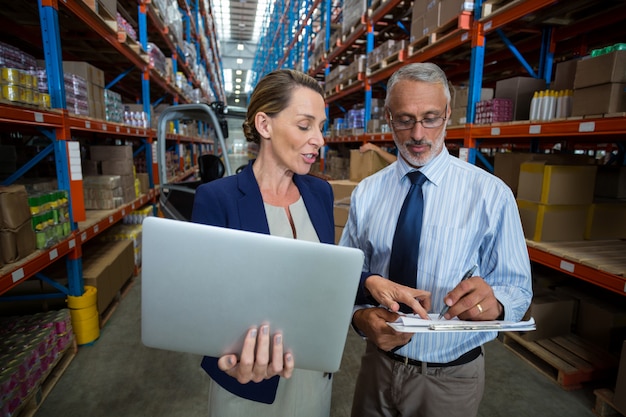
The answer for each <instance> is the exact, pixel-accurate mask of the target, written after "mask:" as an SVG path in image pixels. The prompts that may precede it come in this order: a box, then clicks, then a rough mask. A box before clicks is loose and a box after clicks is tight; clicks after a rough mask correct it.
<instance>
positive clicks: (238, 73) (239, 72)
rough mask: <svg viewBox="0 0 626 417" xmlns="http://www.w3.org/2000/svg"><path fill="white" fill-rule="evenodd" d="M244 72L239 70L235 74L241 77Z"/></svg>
mask: <svg viewBox="0 0 626 417" xmlns="http://www.w3.org/2000/svg"><path fill="white" fill-rule="evenodd" d="M242 72H243V71H241V70H237V71H235V74H237V75H241V73H242Z"/></svg>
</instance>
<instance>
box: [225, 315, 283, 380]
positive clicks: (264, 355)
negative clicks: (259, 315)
mask: <svg viewBox="0 0 626 417" xmlns="http://www.w3.org/2000/svg"><path fill="white" fill-rule="evenodd" d="M273 339H274V340H273V346H272V349H271V355H270V326H269V325H268V324H263V325H262V326H261V327H260V328H258V329H257V328H256V327H252V328H250V329H249V330H248V333H247V334H246V337H245V339H244V342H243V347H242V349H241V354H240V356H239V360H237V355H235V354H228V355H224V356H222V357H220V358H219V360H218V362H217V365H218V366H219V368H220V369H221V370H222V371H224V372H226V373H227V374H228V375H230V376H232V377H233V378H236V379H237V381H239V383H241V384H247V383H248V382H250V381H254V382H261V381H263V380H265V379H269V378H272V377H274V376H276V375H280V376H282V377H284V378H290V377H291V374H292V373H293V367H294V360H293V355H292V354H291V352H287V353H283V335H282V334H281V333H276V334H275V335H274V336H273Z"/></svg>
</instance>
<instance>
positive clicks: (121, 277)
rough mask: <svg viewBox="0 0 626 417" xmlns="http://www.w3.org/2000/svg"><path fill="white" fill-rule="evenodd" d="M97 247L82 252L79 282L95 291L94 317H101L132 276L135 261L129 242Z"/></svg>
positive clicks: (101, 242)
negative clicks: (96, 291)
mask: <svg viewBox="0 0 626 417" xmlns="http://www.w3.org/2000/svg"><path fill="white" fill-rule="evenodd" d="M97 245H98V246H97V247H95V246H94V245H91V247H90V249H89V250H86V251H84V255H83V279H84V283H85V285H91V286H94V287H96V288H97V289H98V295H97V304H98V313H99V314H102V313H104V312H105V311H106V309H107V308H108V307H109V306H110V305H111V302H112V301H113V300H114V299H115V297H116V295H117V293H118V292H119V290H120V289H121V288H122V286H123V285H124V283H126V282H127V281H128V280H129V279H130V278H131V276H132V275H133V271H134V268H135V260H134V252H133V244H132V242H131V241H130V240H120V241H111V242H107V241H99V242H97Z"/></svg>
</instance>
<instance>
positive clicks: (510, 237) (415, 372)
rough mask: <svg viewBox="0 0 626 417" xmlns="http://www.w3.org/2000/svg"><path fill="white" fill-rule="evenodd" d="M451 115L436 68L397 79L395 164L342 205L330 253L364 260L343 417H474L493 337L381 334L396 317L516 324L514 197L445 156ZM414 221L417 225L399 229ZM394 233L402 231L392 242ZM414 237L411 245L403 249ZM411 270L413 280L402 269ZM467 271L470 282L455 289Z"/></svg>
mask: <svg viewBox="0 0 626 417" xmlns="http://www.w3.org/2000/svg"><path fill="white" fill-rule="evenodd" d="M450 111H451V109H450V90H449V87H448V82H447V79H446V77H445V74H444V73H443V71H442V70H441V69H440V68H439V67H437V66H436V65H434V64H430V63H418V64H410V65H407V66H405V67H403V68H401V69H400V70H398V71H397V72H396V73H395V74H394V75H393V76H392V77H391V78H390V80H389V82H388V85H387V97H386V101H385V113H386V118H387V122H388V124H389V125H390V127H391V128H392V131H393V138H394V142H395V144H396V147H397V149H398V155H399V157H398V161H397V162H396V163H393V164H391V165H389V166H388V167H386V168H385V169H383V170H381V171H379V172H378V173H376V174H374V175H372V176H370V177H368V178H366V179H364V180H363V181H362V182H361V183H359V185H358V186H357V187H356V188H355V190H354V192H353V193H352V197H351V205H350V215H349V219H348V222H347V224H346V227H345V230H344V233H343V235H342V238H341V241H340V245H343V246H352V247H357V248H360V249H362V250H363V251H364V252H365V262H364V266H363V274H362V278H361V288H360V291H359V294H358V296H357V301H356V304H357V305H356V306H355V312H354V315H353V325H354V327H355V329H356V330H357V331H358V332H360V334H361V335H363V336H364V337H365V338H366V340H367V348H366V352H365V354H364V356H363V358H362V362H361V371H360V374H359V377H358V379H357V383H356V391H355V396H354V402H353V408H352V416H353V417H367V416H425V417H438V416H445V417H452V416H463V417H467V416H473V415H476V414H477V411H478V407H479V404H480V400H481V398H482V395H483V389H484V376H485V374H484V359H483V350H482V345H483V344H484V343H485V342H487V341H489V340H492V339H493V338H495V336H496V335H497V333H496V332H463V333H444V332H441V333H435V332H433V333H428V334H424V333H418V334H409V333H399V332H396V331H394V330H393V329H392V328H391V327H389V326H388V325H387V322H393V321H394V320H396V318H397V317H398V310H399V308H400V307H401V305H406V306H408V312H414V313H416V314H418V315H420V316H421V317H422V318H428V315H427V314H428V313H435V316H436V315H437V314H439V313H440V312H441V311H442V309H443V308H444V307H445V306H448V307H449V310H448V311H447V312H446V313H445V315H444V318H445V319H451V318H453V317H458V318H460V319H463V320H495V319H504V320H512V321H518V320H521V319H522V317H523V315H524V313H525V312H526V310H527V308H528V306H529V304H530V301H531V298H532V285H531V274H530V261H529V258H528V252H527V249H526V242H525V240H524V235H523V232H522V227H521V223H520V219H519V214H518V211H517V206H516V204H515V199H514V197H513V194H512V192H511V190H510V189H509V188H508V187H507V186H506V185H505V184H504V183H503V182H502V181H500V180H499V179H498V178H496V177H494V176H493V175H491V174H489V173H487V172H485V171H484V170H482V169H480V168H477V167H475V166H474V165H472V164H468V163H466V162H463V161H461V160H459V159H458V158H455V157H453V156H451V155H450V154H449V153H448V151H447V149H446V147H445V145H444V139H445V124H446V123H445V122H446V119H447V118H448V117H449V116H450ZM412 171H419V172H420V173H421V174H417V175H416V174H411V172H412ZM407 174H408V175H407ZM418 176H419V177H423V179H422V181H423V185H421V195H420V197H419V201H420V202H419V203H417V205H415V204H416V203H412V204H414V205H415V207H419V208H417V209H413V208H411V209H407V210H406V212H405V209H403V205H404V204H409V203H404V200H405V197H407V194H411V195H415V193H413V191H409V190H410V189H411V190H413V188H412V186H411V181H412V179H410V178H409V177H411V178H413V177H418ZM416 187H419V185H417V186H416ZM418 189H419V188H418ZM408 200H409V199H408V198H407V201H408ZM411 201H416V200H411ZM409 207H410V206H409ZM417 210H419V212H420V213H423V214H422V215H420V216H419V219H417V220H416V219H412V220H409V221H408V223H407V220H406V218H408V217H406V216H411V214H409V213H412V212H413V213H414V212H416V211H417ZM399 219H402V220H399ZM399 221H401V224H403V226H401V227H398V230H396V223H398V222H399ZM414 229H416V230H417V232H415V235H416V236H415V237H414V238H413V239H412V240H410V241H406V238H404V239H405V241H404V242H405V243H402V239H403V237H402V236H405V235H406V233H408V232H411V231H414ZM396 240H397V242H395V241H396ZM392 249H393V250H392ZM410 250H414V251H415V254H414V255H412V254H411V253H410ZM407 251H409V252H407ZM394 252H395V253H396V256H395V258H394ZM399 258H402V259H399ZM415 258H416V259H417V260H416V259H415ZM392 259H394V260H393V261H392ZM411 262H412V268H413V269H408V271H409V272H406V271H407V269H406V268H405V269H402V268H404V266H403V265H402V264H411ZM397 264H400V266H396V265H397ZM473 265H477V267H476V269H475V272H474V273H473V274H470V275H472V276H471V277H470V278H468V279H464V280H461V279H462V278H463V277H464V275H465V274H466V273H468V272H470V270H471V269H470V268H471V267H472V266H473ZM398 268H400V269H398ZM390 270H393V271H400V272H393V271H392V272H393V274H390ZM394 274H395V275H398V276H396V277H393V280H392V279H390V278H389V277H390V276H391V275H394ZM407 275H408V276H407ZM398 281H399V282H402V281H404V282H405V283H404V284H401V283H399V282H398ZM431 307H432V309H431ZM411 310H412V311H411ZM403 311H404V310H403Z"/></svg>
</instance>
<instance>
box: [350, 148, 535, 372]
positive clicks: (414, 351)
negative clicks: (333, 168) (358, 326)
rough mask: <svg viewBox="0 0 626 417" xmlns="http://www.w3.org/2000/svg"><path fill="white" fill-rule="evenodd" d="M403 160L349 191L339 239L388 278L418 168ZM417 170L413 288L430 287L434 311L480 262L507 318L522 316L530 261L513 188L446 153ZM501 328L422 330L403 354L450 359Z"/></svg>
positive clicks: (526, 303) (479, 271)
mask: <svg viewBox="0 0 626 417" xmlns="http://www.w3.org/2000/svg"><path fill="white" fill-rule="evenodd" d="M413 169H414V168H412V167H411V166H410V165H408V164H407V163H406V162H405V161H404V160H403V159H402V158H398V161H397V162H396V163H393V164H391V165H389V166H388V167H386V168H384V169H383V170H381V171H379V172H377V173H376V174H374V175H372V176H370V177H368V178H365V179H364V180H363V181H361V182H360V183H359V185H358V186H357V187H356V188H355V190H354V191H353V193H352V197H351V201H350V215H349V218H348V222H347V223H346V226H345V229H344V232H343V235H342V237H341V240H340V242H339V244H340V245H342V246H352V247H356V248H360V249H361V250H363V252H364V253H365V262H364V265H363V271H364V272H368V273H371V274H378V275H382V276H384V277H386V276H388V271H389V259H390V254H391V245H392V241H393V235H394V233H395V225H396V222H397V220H398V216H399V214H400V209H401V208H402V203H403V202H404V198H405V196H406V195H407V193H408V192H409V188H410V185H411V184H410V181H409V179H408V177H406V174H407V173H408V172H409V171H411V170H413ZM420 171H421V172H422V173H423V174H424V175H425V176H426V177H427V178H428V181H426V183H425V184H424V185H423V186H422V190H423V193H424V217H423V221H422V234H421V238H420V244H419V246H420V247H419V258H418V267H417V277H416V282H417V284H416V288H419V289H423V290H427V291H430V292H431V296H432V311H431V312H434V313H439V311H441V309H442V308H443V306H444V302H443V298H444V296H445V295H446V294H447V293H448V292H449V291H450V290H452V289H453V288H454V287H455V286H456V285H457V284H458V283H459V281H460V279H461V277H462V276H463V275H464V274H465V272H466V271H467V270H468V269H469V268H470V267H471V266H472V265H473V264H477V265H478V269H477V270H476V272H475V273H474V275H479V276H481V277H483V278H484V279H485V281H486V282H487V283H488V284H489V285H490V286H491V287H492V288H493V291H494V294H495V296H496V298H497V299H498V301H500V303H502V305H503V306H504V311H505V320H513V321H518V320H521V319H522V317H523V315H524V313H525V312H526V310H527V308H528V306H529V304H530V301H531V298H532V284H531V273H530V261H529V258H528V250H527V247H526V241H525V239H524V234H523V231H522V226H521V222H520V217H519V212H518V210H517V205H516V203H515V198H514V197H513V193H512V192H511V189H510V188H509V187H508V186H507V185H506V184H505V183H504V182H502V181H501V180H500V179H499V178H497V177H495V176H493V175H491V174H489V173H487V172H486V171H484V170H483V169H481V168H478V167H476V166H474V165H472V164H469V163H467V162H464V161H461V160H459V159H458V158H456V157H454V156H452V155H450V154H449V153H448V151H447V149H446V148H445V147H444V148H443V150H442V152H441V153H440V154H439V155H438V156H437V157H435V158H434V159H433V160H432V161H431V162H429V163H428V164H427V165H425V166H423V167H421V168H420ZM496 335H497V333H496V332H464V333H428V334H423V333H421V334H420V333H418V334H415V335H413V338H412V339H411V342H410V343H409V344H407V345H405V346H404V347H402V348H401V349H399V350H398V351H396V353H398V354H399V355H402V356H408V357H409V358H412V359H416V360H421V361H426V362H443V363H445V362H450V361H452V360H454V359H456V358H458V357H459V356H461V355H462V354H463V353H465V352H467V351H469V350H471V349H473V348H475V347H477V346H479V345H482V344H483V343H485V342H487V341H489V340H491V339H493V338H495V337H496Z"/></svg>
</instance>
